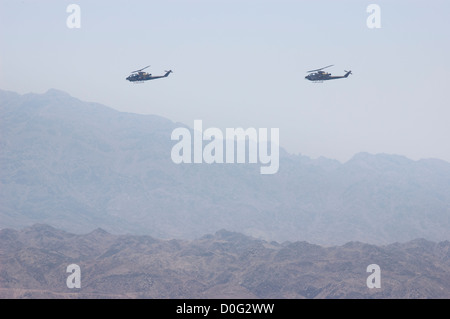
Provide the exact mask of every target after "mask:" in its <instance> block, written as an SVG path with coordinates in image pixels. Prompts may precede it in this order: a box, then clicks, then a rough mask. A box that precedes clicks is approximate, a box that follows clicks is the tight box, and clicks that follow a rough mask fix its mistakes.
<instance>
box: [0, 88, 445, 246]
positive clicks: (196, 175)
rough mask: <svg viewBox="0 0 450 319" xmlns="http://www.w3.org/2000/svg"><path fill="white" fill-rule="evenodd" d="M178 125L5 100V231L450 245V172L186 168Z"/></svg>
mask: <svg viewBox="0 0 450 319" xmlns="http://www.w3.org/2000/svg"><path fill="white" fill-rule="evenodd" d="M188 124H192V123H188ZM180 126H185V125H184V124H181V123H174V122H172V121H170V120H168V119H165V118H162V117H159V116H155V115H138V114H131V113H123V112H118V111H116V110H113V109H111V108H109V107H106V106H103V105H100V104H97V103H87V102H83V101H80V100H78V99H76V98H73V97H71V96H70V95H68V94H67V93H64V92H61V91H58V90H54V89H52V90H49V91H48V92H46V93H45V94H25V95H19V94H16V93H13V92H8V91H1V90H0V183H1V184H0V189H1V192H0V227H1V228H5V227H11V228H22V227H25V226H30V225H32V224H35V223H45V224H49V225H52V226H54V227H58V228H61V229H64V230H66V231H71V232H75V233H86V232H89V231H92V230H93V229H96V228H102V229H105V230H106V231H108V232H110V233H133V234H147V235H151V236H155V237H157V238H186V239H188V238H196V237H198V236H201V235H202V234H205V233H211V232H215V231H216V230H218V229H228V230H231V231H236V232H241V233H244V234H246V235H251V236H253V237H256V238H263V239H266V240H269V241H270V240H277V241H284V240H290V241H298V240H305V241H308V242H312V243H317V244H326V245H338V244H344V243H346V242H348V241H361V242H367V243H374V244H387V243H393V242H397V241H398V242H404V241H409V240H412V239H415V238H426V239H428V240H432V241H442V240H447V239H450V238H449V237H450V232H449V229H450V218H449V216H450V163H447V162H445V161H441V160H436V159H426V160H419V161H413V160H410V159H407V158H405V157H403V156H398V155H388V154H377V155H371V154H367V153H360V154H356V155H355V156H354V157H353V158H352V159H351V160H349V161H348V162H345V163H340V162H338V161H335V160H331V159H326V158H319V159H311V158H308V157H306V156H297V155H290V154H288V153H287V152H286V151H283V150H280V153H281V158H280V169H279V172H278V173H277V174H274V175H261V174H260V173H259V164H258V165H254V164H253V165H252V164H235V165H233V164H213V165H208V164H179V165H177V164H174V163H173V162H172V160H171V157H170V153H171V148H172V146H173V145H174V144H175V142H174V141H172V140H171V139H170V136H171V132H172V130H173V129H174V128H176V127H180ZM280 134H281V140H282V135H283V132H282V131H281V132H280Z"/></svg>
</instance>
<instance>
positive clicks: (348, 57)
mask: <svg viewBox="0 0 450 319" xmlns="http://www.w3.org/2000/svg"><path fill="white" fill-rule="evenodd" d="M72 3H76V4H79V5H80V8H81V28H80V29H69V28H68V27H67V25H66V19H67V17H68V16H69V13H67V12H66V8H67V6H68V5H69V4H72ZM371 3H375V4H378V5H379V6H380V8H381V28H380V29H369V28H368V27H367V25H366V20H367V18H368V17H369V15H370V14H369V13H367V12H366V9H367V6H368V5H369V4H371ZM449 14H450V1H448V0H446V1H375V0H373V1H372V0H371V1H335V0H333V1H280V0H277V1H261V0H254V1H248V0H239V1H232V0H226V1H225V0H224V1H215V0H205V1H189V0H184V1H181V0H178V1H175V0H174V1H168V0H164V1H92V0H91V1H74V0H69V1H63V0H54V1H31V0H28V1H27V0H25V1H18V0H0V88H1V89H5V90H12V91H16V92H19V93H22V94H23V93H29V92H35V93H43V92H45V91H47V90H48V89H50V88H56V89H60V90H63V91H66V92H68V93H69V94H71V95H72V96H74V97H77V98H79V99H81V100H84V101H93V102H99V103H102V104H105V105H108V106H110V107H113V108H115V109H117V110H120V111H126V112H133V113H142V114H156V115H160V116H164V117H167V118H169V119H170V120H172V121H176V122H183V123H185V124H187V125H189V126H191V127H192V126H193V121H194V120H195V119H201V120H203V126H204V128H207V127H218V128H221V129H224V128H226V127H244V128H248V127H255V128H279V129H280V144H281V146H282V147H284V148H285V149H287V151H288V152H290V153H296V154H297V153H301V154H303V155H307V156H310V157H313V158H316V157H319V156H325V157H329V158H334V159H338V160H340V161H346V160H348V159H349V158H351V157H352V156H353V155H354V154H355V153H358V152H361V151H366V152H370V153H391V154H400V155H405V156H407V157H409V158H411V159H420V158H429V157H434V158H440V159H444V160H447V161H450V147H449V145H450V143H449V138H450V125H449V124H450V97H449V96H450V85H449V83H450V80H449V76H450V61H449V59H450V20H449V19H448V17H449ZM149 64H150V65H151V68H150V69H147V70H146V71H149V72H151V73H153V74H155V75H159V74H163V73H164V70H168V69H172V70H173V71H174V73H173V74H171V75H170V76H169V77H168V78H165V79H161V80H155V81H150V82H146V83H144V84H133V83H130V82H128V81H126V80H125V78H126V77H127V76H128V75H129V73H130V72H131V71H133V70H136V69H139V68H141V67H144V66H146V65H149ZM329 64H334V67H332V68H329V69H327V70H328V71H330V72H331V73H333V74H336V75H342V74H344V69H345V70H352V72H353V75H351V76H350V77H349V78H347V79H341V80H335V81H328V82H324V83H322V84H315V83H312V82H309V81H307V80H305V78H304V77H305V75H306V71H307V70H311V69H315V68H319V67H323V66H326V65H329ZM168 140H170V136H168Z"/></svg>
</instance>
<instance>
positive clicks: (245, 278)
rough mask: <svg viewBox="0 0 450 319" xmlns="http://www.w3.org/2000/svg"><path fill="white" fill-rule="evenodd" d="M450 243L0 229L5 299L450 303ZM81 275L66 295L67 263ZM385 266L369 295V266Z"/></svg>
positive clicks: (0, 290)
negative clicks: (326, 242)
mask: <svg viewBox="0 0 450 319" xmlns="http://www.w3.org/2000/svg"><path fill="white" fill-rule="evenodd" d="M449 252H450V242H448V241H445V242H440V243H434V242H430V241H427V240H424V239H417V240H413V241H410V242H406V243H402V244H399V243H396V244H391V245H386V246H374V245H368V244H363V243H361V242H349V243H347V244H345V245H343V246H332V247H322V246H319V245H313V244H309V243H307V242H284V243H282V244H280V243H277V242H270V243H269V242H266V241H263V240H258V239H255V238H251V237H247V236H244V235H242V234H239V233H235V232H229V231H226V230H220V231H218V232H216V233H215V234H213V235H207V236H203V237H201V238H199V239H196V240H190V241H186V240H159V239H155V238H153V237H150V236H132V235H121V236H118V235H111V234H109V233H107V232H105V231H104V230H102V229H97V230H94V231H93V232H90V233H88V234H83V235H75V234H72V233H68V232H65V231H61V230H58V229H55V228H53V227H49V226H48V225H43V224H39V225H34V226H32V227H29V228H25V229H23V230H20V231H17V230H12V229H3V230H0V269H1V271H0V298H211V299H212V298H236V299H239V298H274V299H281V298H317V299H322V298H352V299H353V298H380V299H381V298H445V299H447V298H450V255H449ZM73 263H75V264H77V265H78V266H79V267H80V270H81V288H80V289H69V288H68V287H67V285H66V279H67V277H68V276H69V273H67V271H66V270H67V266H68V265H71V264H73ZM371 264H377V265H378V266H379V267H380V271H381V272H380V283H381V287H380V288H372V289H370V288H368V287H367V278H368V277H369V275H371V273H368V272H367V266H369V265H371Z"/></svg>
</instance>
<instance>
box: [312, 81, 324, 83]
mask: <svg viewBox="0 0 450 319" xmlns="http://www.w3.org/2000/svg"><path fill="white" fill-rule="evenodd" d="M312 82H313V83H323V81H312Z"/></svg>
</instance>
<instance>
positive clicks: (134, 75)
mask: <svg viewBox="0 0 450 319" xmlns="http://www.w3.org/2000/svg"><path fill="white" fill-rule="evenodd" d="M148 67H150V65H148V66H146V67H145V68H142V69H139V70H136V71H133V72H131V75H130V76H128V77H127V78H126V80H128V81H130V82H140V83H142V82H144V81H148V80H155V79H160V78H166V77H168V76H169V74H170V73H172V70H169V71H165V72H166V74H164V75H157V76H152V75H151V74H150V73H147V72H143V70H145V69H146V68H148Z"/></svg>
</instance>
